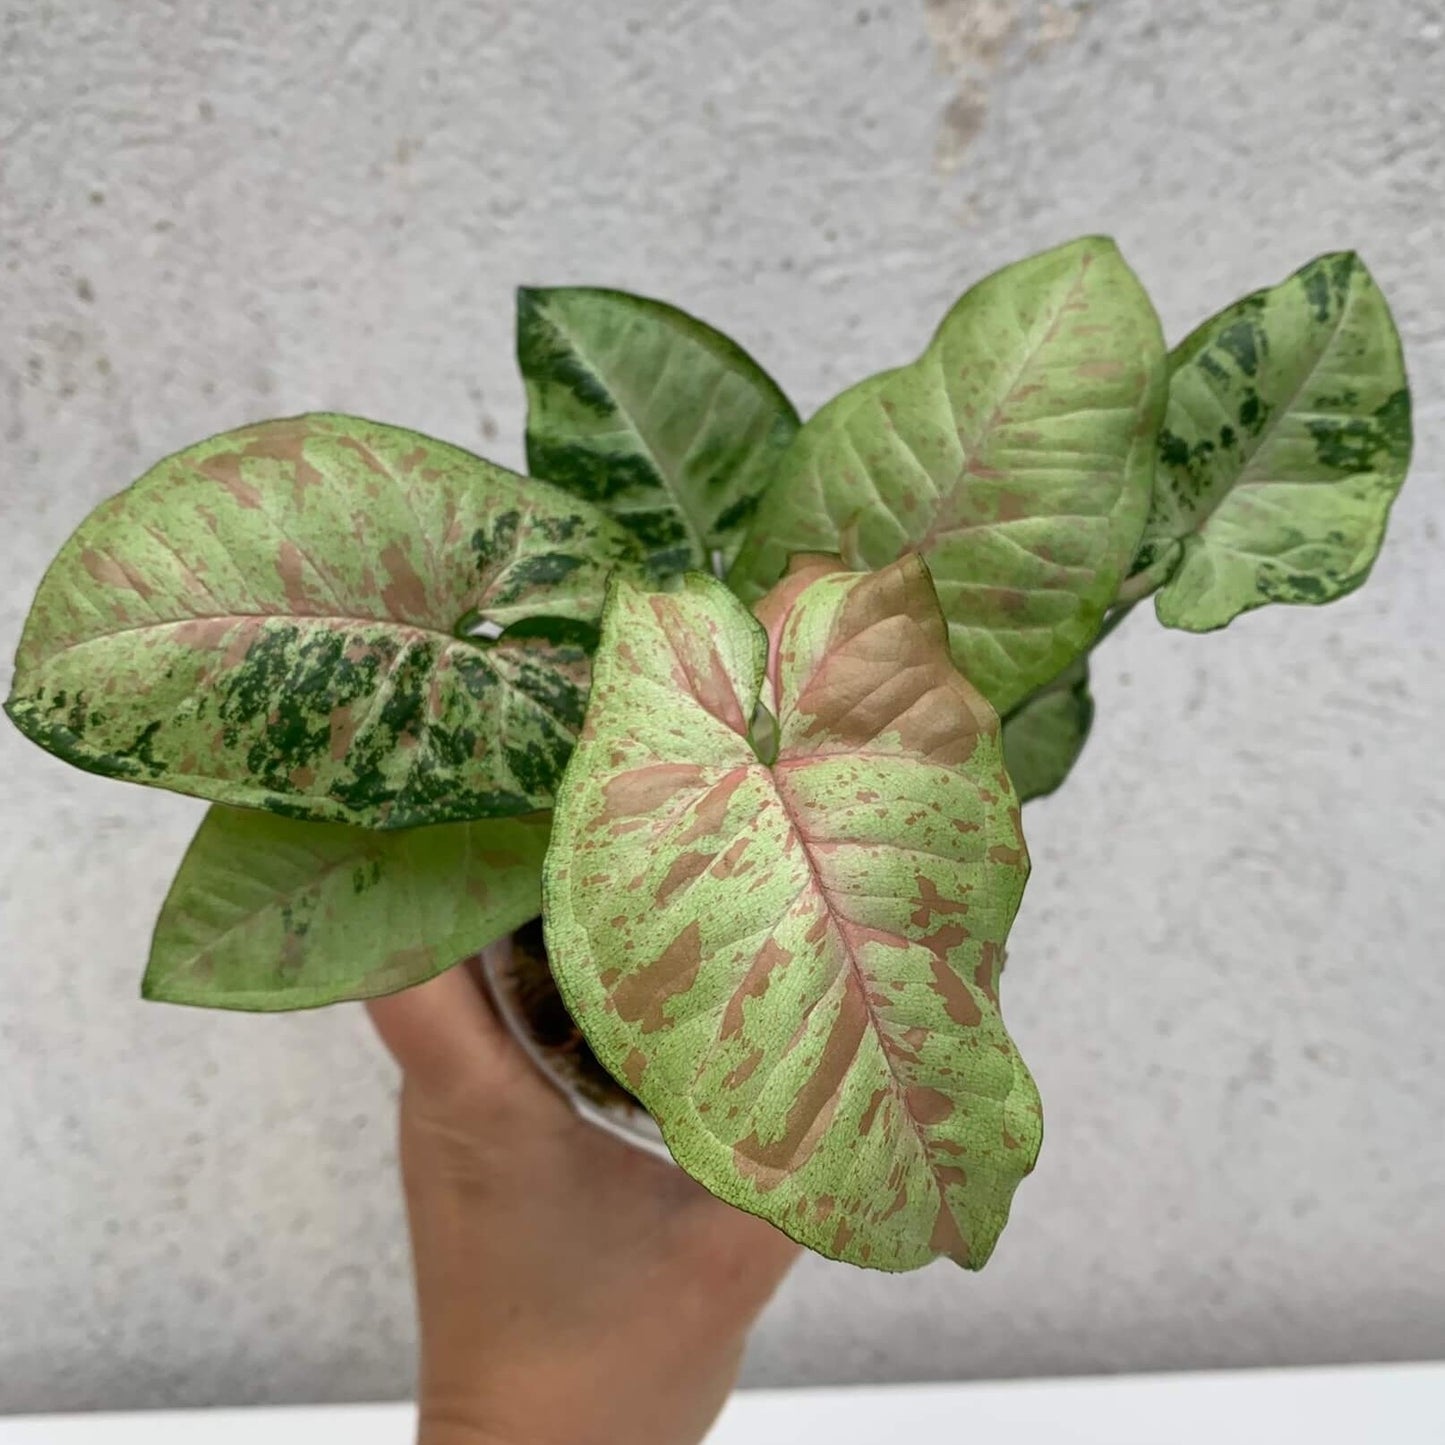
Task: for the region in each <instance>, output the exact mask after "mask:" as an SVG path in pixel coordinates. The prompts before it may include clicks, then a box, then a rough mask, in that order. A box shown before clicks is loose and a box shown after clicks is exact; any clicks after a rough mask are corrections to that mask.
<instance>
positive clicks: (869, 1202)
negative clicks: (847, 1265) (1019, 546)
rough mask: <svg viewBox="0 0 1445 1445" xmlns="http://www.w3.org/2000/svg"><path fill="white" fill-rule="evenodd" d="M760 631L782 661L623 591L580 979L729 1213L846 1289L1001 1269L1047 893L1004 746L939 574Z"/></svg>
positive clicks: (837, 587)
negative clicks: (1031, 855) (1030, 889)
mask: <svg viewBox="0 0 1445 1445" xmlns="http://www.w3.org/2000/svg"><path fill="white" fill-rule="evenodd" d="M832 565H833V566H834V567H836V565H837V564H836V563H833V564H832ZM760 614H761V615H762V616H763V617H764V618H765V619H766V622H767V628H768V632H771V634H772V637H773V639H774V647H773V656H772V660H771V662H769V659H768V652H769V648H768V632H765V630H764V627H763V626H761V625H760V624H759V623H758V622H757V621H755V620H754V619H753V618H752V617H750V616H749V615H748V613H747V612H746V610H745V609H744V608H743V606H742V604H741V603H740V602H738V601H737V599H736V598H735V597H734V596H733V595H732V594H731V593H730V592H729V591H728V590H727V589H726V588H725V587H724V586H722V584H720V583H718V582H716V581H714V580H713V579H711V578H709V577H705V576H703V575H701V574H698V573H690V574H688V576H687V577H686V579H685V580H684V583H683V587H682V589H681V590H680V591H678V592H672V593H666V594H649V593H646V592H644V591H641V590H639V589H637V588H636V587H634V586H633V585H632V584H630V583H628V582H619V583H616V584H614V587H613V591H612V594H611V598H610V601H609V603H608V608H607V611H606V613H605V614H604V617H603V625H602V643H601V646H600V648H599V650H598V654H597V662H596V670H595V680H594V684H593V691H592V698H591V701H590V703H589V705H588V713H587V724H586V727H585V728H584V730H583V734H582V739H581V742H580V743H579V745H578V749H577V752H576V754H575V755H574V757H573V761H572V763H571V765H570V767H569V769H568V772H567V776H566V778H565V779H564V782H563V786H562V790H561V794H560V797H559V802H558V812H557V815H556V821H555V825H554V834H553V836H554V845H553V847H552V849H551V851H550V852H549V853H548V855H547V863H546V873H545V881H544V886H543V892H544V898H545V902H546V915H545V916H546V920H547V944H548V949H549V953H550V957H551V960H552V964H553V968H554V970H555V971H556V973H557V976H558V982H559V985H560V987H561V989H562V994H563V997H564V998H565V1000H566V1002H567V1005H568V1008H569V1010H570V1011H571V1013H572V1015H573V1017H574V1018H576V1019H577V1021H578V1022H579V1024H580V1025H581V1026H582V1028H583V1030H584V1032H585V1033H586V1035H587V1037H588V1039H589V1041H590V1042H591V1044H592V1046H593V1048H594V1049H595V1050H596V1052H597V1055H598V1057H599V1058H600V1059H601V1060H602V1061H603V1062H604V1063H605V1064H606V1065H607V1067H608V1068H609V1069H611V1070H612V1071H613V1072H614V1073H615V1074H616V1076H617V1077H618V1078H619V1079H621V1080H623V1081H624V1082H625V1083H626V1084H627V1086H628V1087H629V1088H630V1089H632V1090H633V1092H634V1093H636V1094H637V1096H638V1097H639V1098H640V1099H641V1100H642V1101H643V1103H644V1104H645V1105H646V1106H647V1108H648V1109H649V1110H650V1111H651V1113H652V1114H653V1115H654V1117H655V1118H656V1119H657V1121H658V1123H659V1125H660V1126H661V1128H662V1131H663V1134H664V1136H665V1137H666V1139H667V1142H668V1145H669V1147H670V1148H671V1150H672V1152H673V1155H674V1156H675V1157H676V1159H677V1161H678V1162H679V1163H680V1164H681V1165H682V1166H683V1168H684V1169H686V1170H687V1171H688V1172H689V1173H691V1174H692V1175H694V1176H695V1177H696V1178H697V1179H699V1180H700V1181H701V1182H702V1183H703V1184H704V1185H706V1186H707V1188H709V1189H710V1190H712V1191H713V1193H715V1194H717V1195H719V1196H720V1197H721V1198H723V1199H726V1200H728V1201H729V1202H731V1203H733V1204H735V1205H738V1206H740V1207H741V1208H743V1209H746V1210H749V1211H751V1212H752V1213H755V1214H759V1215H762V1216H763V1217H764V1218H766V1219H768V1220H771V1221H772V1222H773V1223H774V1224H776V1225H777V1226H778V1227H779V1228H780V1229H783V1230H785V1231H786V1232H787V1233H788V1234H790V1235H791V1236H792V1237H793V1238H794V1239H797V1240H798V1241H800V1242H801V1243H803V1244H805V1245H807V1246H808V1247H809V1248H811V1249H815V1250H818V1251H819V1252H821V1253H823V1254H826V1255H829V1256H830V1257H832V1258H835V1259H843V1260H848V1261H851V1262H853V1263H855V1264H865V1265H870V1266H872V1267H874V1268H879V1269H890V1270H902V1269H912V1268H915V1267H917V1266H919V1265H923V1264H926V1263H927V1262H928V1261H929V1260H930V1259H932V1258H934V1257H935V1256H938V1255H947V1256H950V1257H951V1258H953V1259H955V1260H957V1261H958V1262H959V1263H960V1264H964V1265H967V1266H969V1267H972V1268H977V1267H979V1266H980V1265H982V1264H983V1262H984V1261H985V1260H986V1259H987V1258H988V1255H989V1253H990V1251H991V1250H992V1249H993V1246H994V1242H995V1240H996V1239H997V1237H998V1234H999V1232H1000V1230H1001V1229H1002V1228H1003V1226H1004V1222H1005V1220H1006V1218H1007V1215H1008V1208H1009V1202H1010V1199H1011V1197H1012V1195H1013V1191H1014V1188H1015V1186H1016V1185H1017V1184H1018V1182H1019V1180H1020V1179H1021V1178H1022V1177H1023V1176H1024V1175H1025V1174H1026V1173H1027V1172H1028V1171H1029V1169H1030V1168H1031V1167H1032V1165H1033V1162H1034V1158H1035V1155H1036V1153H1037V1151H1038V1147H1039V1140H1040V1131H1041V1125H1040V1116H1039V1106H1038V1096H1037V1093H1036V1091H1035V1088H1034V1085H1033V1081H1032V1079H1031V1078H1030V1077H1029V1074H1028V1071H1027V1069H1026V1068H1025V1067H1024V1064H1023V1062H1022V1060H1021V1059H1020V1058H1019V1055H1018V1052H1017V1050H1016V1049H1015V1048H1014V1045H1013V1043H1012V1042H1011V1040H1010V1039H1009V1036H1008V1034H1007V1033H1006V1032H1005V1031H1004V1027H1003V1023H1002V1021H1001V1019H1000V1017H999V1012H998V983H999V977H998V975H999V967H1000V964H1001V961H1002V957H1003V952H1002V950H1003V943H1004V939H1005V936H1006V935H1007V933H1008V929H1009V926H1010V924H1011V922H1012V920H1013V917H1014V913H1015V910H1016V909H1017V907H1018V902H1019V897H1020V894H1021V893H1022V890H1023V885H1024V880H1025V877H1026V875H1027V872H1028V859H1027V856H1026V853H1025V850H1024V844H1023V839H1022V836H1021V834H1020V832H1019V820H1018V807H1017V804H1016V802H1015V798H1014V793H1013V789H1012V787H1011V786H1010V784H1009V779H1008V775H1007V773H1006V772H1005V771H1004V768H1003V759H1002V753H1001V749H1000V745H999V737H998V720H997V718H996V716H995V714H994V712H993V709H992V708H991V707H989V705H988V703H987V702H985V701H984V699H983V698H982V697H981V696H980V695H979V693H977V692H976V691H975V690H974V689H973V688H972V687H971V686H969V684H968V683H967V682H965V681H964V679H963V677H962V676H961V675H960V674H959V672H958V671H957V669H956V668H954V667H953V666H952V664H951V662H950V660H949V654H948V640H947V632H946V629H945V626H944V621H943V616H942V614H941V613H940V611H939V608H938V600H937V597H936V595H935V593H934V591H933V587H932V584H931V583H930V581H929V578H928V571H927V568H926V567H925V566H924V564H923V563H922V562H921V561H919V559H918V558H916V557H912V558H907V559H905V560H904V561H902V562H900V563H897V564H894V565H892V566H890V567H887V568H885V569H883V570H881V571H879V572H875V573H865V574H861V575H860V574H856V573H841V572H836V571H832V572H830V571H829V570H828V564H826V563H824V564H821V565H814V564H813V563H809V564H808V565H806V566H804V567H803V568H802V569H801V570H800V571H799V572H796V573H794V574H793V575H791V576H790V577H789V578H788V579H786V580H785V582H784V583H783V584H782V585H781V586H780V587H779V588H778V589H777V590H776V591H775V592H774V593H773V594H772V596H771V597H769V598H768V599H765V601H764V604H763V607H762V608H761V609H760ZM760 700H761V701H762V702H763V704H764V706H765V707H766V708H767V710H768V715H769V716H770V717H772V718H773V719H775V723H776V725H775V726H773V727H766V726H762V725H761V724H762V723H763V721H764V715H763V714H762V713H756V712H755V710H756V708H757V705H758V703H759V701H760ZM755 716H756V722H755V723H754V725H753V726H751V727H750V721H752V720H754V719H755ZM750 736H753V737H757V738H758V739H759V746H758V748H757V749H756V750H755V748H754V746H753V745H752V743H751V742H750ZM764 737H766V741H765V742H764V741H763V739H764ZM763 758H767V759H769V760H770V761H768V762H764V761H762V759H763Z"/></svg>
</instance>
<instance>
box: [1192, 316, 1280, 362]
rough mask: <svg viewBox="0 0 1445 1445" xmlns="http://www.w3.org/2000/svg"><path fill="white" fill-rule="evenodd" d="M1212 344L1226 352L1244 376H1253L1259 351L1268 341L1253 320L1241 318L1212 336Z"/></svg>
mask: <svg viewBox="0 0 1445 1445" xmlns="http://www.w3.org/2000/svg"><path fill="white" fill-rule="evenodd" d="M1214 344H1215V345H1216V346H1218V347H1219V349H1220V350H1221V351H1224V352H1226V353H1228V355H1229V356H1230V357H1232V358H1233V360H1234V364H1235V365H1236V366H1237V367H1238V368H1239V369H1240V370H1241V371H1242V372H1243V373H1244V374H1245V375H1246V376H1253V375H1254V374H1255V373H1256V372H1257V371H1258V370H1259V358H1260V353H1261V352H1262V351H1263V350H1264V349H1265V348H1266V346H1267V345H1268V342H1267V341H1266V338H1265V337H1264V335H1263V333H1262V332H1260V331H1259V330H1258V329H1257V328H1256V326H1255V324H1254V322H1253V321H1251V320H1248V319H1242V320H1239V321H1234V322H1231V323H1230V324H1229V325H1228V326H1226V327H1225V328H1224V329H1223V330H1222V331H1221V332H1220V333H1219V335H1218V336H1216V337H1215V338H1214ZM1201 360H1202V358H1201Z"/></svg>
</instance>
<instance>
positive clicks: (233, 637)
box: [7, 415, 634, 828]
mask: <svg viewBox="0 0 1445 1445" xmlns="http://www.w3.org/2000/svg"><path fill="white" fill-rule="evenodd" d="M633 556H634V553H633V549H632V544H631V542H630V540H629V539H628V537H627V536H626V534H625V533H624V532H623V531H622V530H621V529H620V528H618V527H617V526H616V524H614V523H613V522H610V521H609V520H608V519H607V518H606V517H605V516H604V515H603V514H602V513H601V512H599V511H597V510H596V509H595V508H592V507H589V506H588V505H587V504H586V503H584V502H579V501H578V500H577V499H576V498H574V497H570V496H568V495H567V494H566V493H564V492H560V491H558V490H556V489H555V488H552V487H548V486H546V485H545V484H543V483H540V482H531V481H528V480H527V479H526V478H524V477H519V476H516V475H514V474H513V473H511V472H507V471H503V470H502V469H501V468H500V467H494V466H492V465H491V464H490V463H488V462H484V461H481V460H480V459H479V458H477V457H474V456H471V455H470V454H468V453H467V452H464V451H461V450H459V449H458V448H456V447H453V446H448V445H446V444H445V443H443V442H438V441H433V440H431V439H430V438H428V437H422V436H418V435H417V434H416V433H414V432H408V431H402V430H400V429H399V428H396V427H388V426H380V425H377V424H376V423H373V422H366V421H361V420H358V419H356V418H354V417H343V416H330V415H316V416H305V417H297V418H293V419H290V420H287V421H276V422H266V423H263V424H261V425H260V426H254V427H247V428H244V429H243V430H241V431H235V432H229V433H227V434H225V435H223V436H219V437H214V438H212V439H211V440H210V441H206V442H202V443H200V444H199V445H198V446H194V447H190V448H188V449H187V450H185V451H183V452H180V453H178V454H177V455H176V456H173V457H171V458H169V459H168V460H166V461H163V462H161V463H160V465H159V466H157V467H155V468H154V469H153V470H152V471H150V472H149V473H147V474H146V476H144V477H142V478H141V480H140V481H138V482H137V483H136V484H135V485H134V486H133V487H131V488H130V489H129V490H128V491H125V492H122V493H121V494H120V495H119V496H117V497H113V498H112V499H111V500H110V501H108V502H106V503H104V504H103V505H102V506H101V507H99V508H98V509H97V510H96V511H95V512H94V513H92V514H91V516H90V518H89V519H88V520H87V521H86V522H85V523H84V524H83V525H82V526H81V527H80V529H79V530H78V531H77V532H76V533H75V535H74V536H73V537H71V539H70V540H69V541H68V542H67V543H66V544H65V546H64V548H62V550H61V552H60V554H59V556H58V557H57V558H56V559H55V561H54V562H53V563H52V564H51V567H50V570H49V571H48V572H47V573H46V574H45V578H44V580H43V581H42V583H41V585H40V590H39V593H38V595H37V597H36V599H35V604H34V607H33V609H32V611H31V614H30V618H29V620H28V622H27V623H26V626H25V632H24V635H23V636H22V638H21V641H20V650H19V653H18V655H17V657H16V661H15V682H14V689H13V692H12V694H11V697H10V700H9V703H8V704H7V709H8V711H9V712H10V715H11V717H12V718H13V719H14V720H15V722H16V723H17V724H18V725H19V727H20V728H21V730H22V731H23V732H25V733H27V734H28V735H29V736H30V737H31V738H33V739H34V740H35V741H36V742H38V743H40V744H41V745H42V746H44V747H47V748H49V749H50V750H51V751H52V752H54V753H57V754H58V755H59V756H61V757H62V758H64V759H66V761H68V762H72V763H75V764H77V765H79V766H80V767H82V768H88V769H90V770H91V771H93V772H98V773H106V774H109V775H111V776H113V777H120V778H127V779H130V780H131V781H133V782H140V783H150V784H154V785H156V786H159V787H165V788H173V789H175V790H176V791H178V792H182V793H193V794H196V795H198V796H200V797H204V798H210V799H212V800H214V801H217V802H222V803H233V804H241V805H247V806H252V807H262V808H269V809H271V810H273V811H275V812H281V813H290V814H295V815H297V816H305V817H309V818H318V819H329V820H336V821H342V822H351V823H358V824H362V825H366V826H369V827H375V828H401V827H410V826H413V825H416V824H419V823H429V822H440V821H450V820H454V819H462V818H473V817H483V816H489V815H503V814H513V813H524V812H531V811H534V810H536V809H538V808H541V807H545V806H548V805H550V802H551V797H552V791H553V788H554V787H555V785H556V782H557V780H558V778H559V777H560V775H561V770H562V766H563V764H564V763H565V761H566V758H567V755H568V753H569V751H570V749H571V746H572V742H573V740H574V736H575V732H576V729H577V728H578V727H579V726H580V724H581V719H582V713H583V709H584V705H585V700H586V689H587V672H588V664H587V655H586V652H585V651H584V649H583V647H582V646H580V645H578V643H577V642H575V641H572V640H568V638H567V636H566V631H567V624H568V623H569V622H570V623H576V622H577V621H579V620H582V621H585V620H588V619H594V620H595V618H596V616H597V614H598V612H599V611H600V610H601V604H602V597H603V592H604V588H605V584H606V579H607V576H608V574H609V573H610V571H611V570H612V568H613V566H614V565H616V564H617V563H619V562H625V561H627V560H628V559H629V558H631V557H633ZM539 617H543V618H547V619H556V620H557V622H556V623H555V624H554V625H553V627H552V628H551V629H550V630H549V628H548V627H546V626H541V625H539V623H538V621H537V619H538V618H539ZM477 623H480V624H483V625H486V624H490V627H489V629H488V630H489V631H490V632H491V633H492V634H493V635H494V640H484V639H481V638H476V637H470V636H467V635H464V634H466V633H467V632H468V631H469V629H470V628H471V627H472V625H473V624H477ZM509 627H510V628H513V629H514V630H513V631H512V632H510V633H509V632H506V631H502V635H501V636H500V637H495V634H496V633H497V632H498V631H501V630H503V629H507V628H509ZM559 632H560V636H559Z"/></svg>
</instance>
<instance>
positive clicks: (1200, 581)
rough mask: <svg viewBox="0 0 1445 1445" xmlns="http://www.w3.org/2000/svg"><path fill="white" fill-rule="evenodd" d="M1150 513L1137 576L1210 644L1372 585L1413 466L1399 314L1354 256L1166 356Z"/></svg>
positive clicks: (1331, 260) (1167, 617)
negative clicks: (1393, 510)
mask: <svg viewBox="0 0 1445 1445" xmlns="http://www.w3.org/2000/svg"><path fill="white" fill-rule="evenodd" d="M1171 369H1172V377H1171V381H1170V388H1169V407H1168V412H1167V415H1166V418H1165V425H1164V430H1163V432H1162V434H1161V437H1160V457H1161V464H1160V468H1159V473H1158V482H1157V486H1156V495H1155V502H1154V508H1153V511H1152V513H1151V515H1150V519H1149V524H1148V527H1147V529H1146V532H1145V540H1144V545H1143V547H1142V549H1141V552H1140V556H1139V559H1138V562H1137V563H1136V570H1137V571H1140V572H1142V571H1144V570H1145V569H1146V568H1148V567H1150V566H1154V567H1156V569H1157V570H1161V571H1162V570H1164V569H1166V568H1167V567H1168V566H1169V564H1170V562H1171V561H1172V562H1173V568H1172V572H1171V573H1170V574H1169V576H1168V580H1167V581H1166V582H1165V583H1164V585H1163V587H1162V588H1161V589H1160V591H1159V592H1158V594H1157V596H1156V599H1155V607H1156V609H1157V611H1158V614H1159V620H1160V621H1161V622H1163V623H1164V624H1165V625H1166V626H1168V627H1179V628H1184V629H1185V630H1187V631H1190V632H1204V631H1208V630H1210V629H1212V628H1216V627H1223V626H1224V625H1225V624H1226V623H1227V622H1229V621H1230V620H1231V619H1232V618H1235V617H1237V616H1238V615H1239V614H1240V613H1241V612H1247V611H1249V610H1250V609H1251V608H1254V607H1261V606H1263V605H1264V604H1265V603H1267V602H1295V603H1306V602H1307V603H1319V602H1330V601H1333V600H1334V599H1335V598H1337V597H1341V596H1343V595H1344V594H1345V593H1347V592H1350V591H1352V590H1353V589H1354V588H1356V587H1358V586H1359V585H1360V583H1361V582H1363V581H1364V580H1365V577H1366V576H1367V575H1368V573H1369V570H1370V567H1371V564H1372V563H1373V562H1374V560H1375V556H1376V554H1377V553H1378V552H1379V550H1380V544H1381V542H1382V540H1383V538H1384V533H1385V522H1386V518H1387V516H1388V514H1389V510H1390V504H1391V503H1392V502H1393V501H1394V499H1395V494H1396V493H1397V492H1398V491H1399V490H1400V485H1401V483H1402V482H1403V481H1404V480H1405V473H1406V470H1407V468H1408V466H1409V462H1410V442H1411V429H1410V394H1409V391H1408V389H1407V385H1406V379H1405V366H1404V360H1403V357H1402V355H1401V351H1400V340H1399V337H1398V336H1397V335H1396V332H1395V325H1394V322H1393V321H1392V320H1391V317H1390V311H1389V307H1388V306H1387V305H1386V304H1385V299H1384V297H1383V296H1382V295H1381V294H1380V291H1379V288H1378V287H1377V286H1376V285H1375V283H1374V281H1373V280H1372V279H1371V277H1370V274H1369V272H1368V271H1367V270H1366V269H1365V266H1364V263H1363V262H1361V261H1360V259H1359V257H1357V256H1355V255H1353V254H1352V253H1349V252H1344V253H1340V254H1335V255H1328V256H1321V257H1319V258H1318V259H1317V260H1315V261H1311V262H1310V263H1309V265H1307V266H1305V267H1304V268H1303V269H1301V270H1299V271H1297V272H1296V273H1295V274H1294V275H1293V276H1291V277H1290V278H1289V279H1288V280H1287V281H1285V282H1283V283H1282V284H1280V285H1278V286H1275V287H1273V288H1270V289H1268V290H1264V291H1257V292H1255V293H1254V295H1252V296H1247V297H1246V298H1245V299H1244V300H1243V301H1240V302H1238V303H1236V304H1235V305H1233V306H1231V307H1229V308H1228V309H1227V310H1225V311H1222V312H1221V313H1220V314H1219V315H1218V316H1215V317H1213V318H1212V319H1211V320H1209V321H1206V322H1205V323H1204V325H1203V326H1201V327H1200V328H1199V329H1198V330H1197V331H1196V332H1195V333H1194V334H1193V335H1192V336H1190V337H1189V338H1188V339H1187V340H1186V341H1185V342H1183V344H1182V345H1180V346H1179V347H1178V348H1177V349H1176V351H1175V352H1174V353H1173V356H1172V357H1171Z"/></svg>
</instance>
